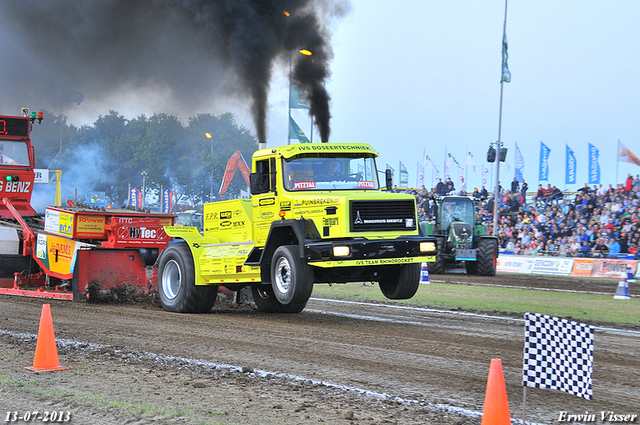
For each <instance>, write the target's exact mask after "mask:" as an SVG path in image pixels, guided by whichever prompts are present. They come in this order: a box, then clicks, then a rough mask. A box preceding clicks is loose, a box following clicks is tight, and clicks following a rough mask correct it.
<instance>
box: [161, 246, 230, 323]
mask: <svg viewBox="0 0 640 425" xmlns="http://www.w3.org/2000/svg"><path fill="white" fill-rule="evenodd" d="M195 279H196V277H195V267H194V265H193V257H192V256H191V250H190V249H189V247H188V246H187V244H186V243H184V242H179V243H176V244H174V245H171V246H170V247H169V248H167V249H166V250H164V252H163V253H162V256H161V257H160V263H159V264H158V295H159V296H160V304H162V307H163V308H164V309H165V310H167V311H173V312H176V313H208V312H209V311H211V308H212V307H213V304H214V303H215V302H216V297H217V296H218V287H217V286H196V283H195Z"/></svg>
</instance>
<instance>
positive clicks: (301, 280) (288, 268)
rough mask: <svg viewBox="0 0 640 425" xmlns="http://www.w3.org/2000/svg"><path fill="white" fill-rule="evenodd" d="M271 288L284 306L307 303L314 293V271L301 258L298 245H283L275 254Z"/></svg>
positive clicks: (272, 264)
mask: <svg viewBox="0 0 640 425" xmlns="http://www.w3.org/2000/svg"><path fill="white" fill-rule="evenodd" d="M271 286H272V288H273V293H274V295H275V297H276V299H277V300H278V301H279V302H280V304H282V305H289V304H302V303H306V302H307V301H308V300H309V297H310V296H311V292H312V291H313V270H312V269H311V267H310V266H309V265H308V264H307V263H306V262H305V261H303V260H302V258H300V255H299V254H298V247H297V246H296V245H283V246H281V247H279V248H278V249H276V251H275V252H274V253H273V259H272V261H271Z"/></svg>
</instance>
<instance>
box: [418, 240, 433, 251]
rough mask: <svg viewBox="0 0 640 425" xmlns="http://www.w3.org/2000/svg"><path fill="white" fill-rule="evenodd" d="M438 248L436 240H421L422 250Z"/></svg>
mask: <svg viewBox="0 0 640 425" xmlns="http://www.w3.org/2000/svg"><path fill="white" fill-rule="evenodd" d="M435 250H436V243H435V242H420V252H429V251H435Z"/></svg>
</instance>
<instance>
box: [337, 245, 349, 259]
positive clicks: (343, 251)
mask: <svg viewBox="0 0 640 425" xmlns="http://www.w3.org/2000/svg"><path fill="white" fill-rule="evenodd" d="M350 253H351V250H350V249H349V247H348V246H334V247H333V256H334V257H346V256H348V255H349V254H350Z"/></svg>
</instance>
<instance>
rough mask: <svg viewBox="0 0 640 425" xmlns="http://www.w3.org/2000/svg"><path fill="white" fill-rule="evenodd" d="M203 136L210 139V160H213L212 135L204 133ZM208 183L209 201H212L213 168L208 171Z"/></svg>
mask: <svg viewBox="0 0 640 425" xmlns="http://www.w3.org/2000/svg"><path fill="white" fill-rule="evenodd" d="M204 135H205V137H206V138H207V139H209V140H211V161H213V136H211V133H204ZM209 183H210V185H211V191H210V192H209V202H213V170H211V172H210V173H209Z"/></svg>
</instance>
